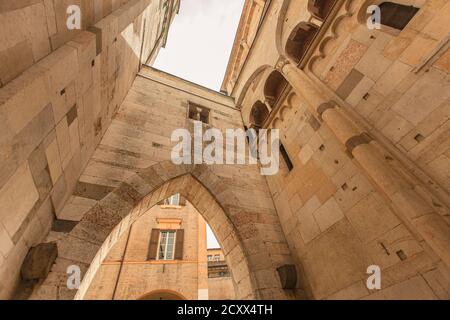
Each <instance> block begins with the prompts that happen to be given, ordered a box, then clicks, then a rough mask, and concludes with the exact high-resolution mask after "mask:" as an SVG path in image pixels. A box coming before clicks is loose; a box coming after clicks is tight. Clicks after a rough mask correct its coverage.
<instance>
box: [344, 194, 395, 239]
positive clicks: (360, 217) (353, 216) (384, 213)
mask: <svg viewBox="0 0 450 320" xmlns="http://www.w3.org/2000/svg"><path fill="white" fill-rule="evenodd" d="M345 215H346V216H347V218H348V220H349V221H350V223H351V224H352V226H353V227H354V229H355V231H356V233H357V234H358V236H359V237H360V239H361V240H363V241H364V242H368V241H371V240H373V239H375V238H377V237H379V236H380V235H382V234H384V233H386V232H388V231H390V230H391V229H393V228H394V227H395V226H397V225H399V224H400V221H399V220H398V219H397V217H396V216H395V214H394V213H393V212H392V211H391V209H390V208H389V207H388V206H387V205H386V204H385V203H384V200H383V198H381V197H380V196H378V195H376V193H371V194H370V195H369V196H367V197H365V198H364V199H362V200H361V201H360V202H358V203H357V204H356V205H355V206H354V207H353V208H351V209H350V211H348V212H347V213H346V214H345Z"/></svg>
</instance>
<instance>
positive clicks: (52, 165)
mask: <svg viewBox="0 0 450 320" xmlns="http://www.w3.org/2000/svg"><path fill="white" fill-rule="evenodd" d="M45 154H46V156H47V162H48V168H49V170H50V176H51V178H52V181H53V184H56V182H57V181H58V179H59V177H60V176H61V173H62V166H61V157H60V154H59V148H58V141H57V140H56V139H54V140H53V141H52V142H51V143H50V144H49V146H48V147H47V149H46V150H45Z"/></svg>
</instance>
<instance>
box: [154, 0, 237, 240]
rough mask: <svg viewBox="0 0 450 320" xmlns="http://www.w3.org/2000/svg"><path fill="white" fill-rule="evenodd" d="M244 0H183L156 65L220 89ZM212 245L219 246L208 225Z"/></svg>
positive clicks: (177, 74) (174, 73) (190, 79)
mask: <svg viewBox="0 0 450 320" xmlns="http://www.w3.org/2000/svg"><path fill="white" fill-rule="evenodd" d="M243 7H244V0H181V7H180V13H179V14H178V15H177V16H176V17H175V19H174V21H173V23H172V25H171V27H170V30H169V37H168V40H167V44H166V47H165V48H163V49H161V51H160V52H159V55H158V57H157V58H156V61H155V64H154V65H153V66H154V67H155V68H157V69H160V70H163V71H166V72H168V73H171V74H173V75H176V76H178V77H181V78H183V79H186V80H189V81H192V82H195V83H197V84H200V85H202V86H205V87H207V88H210V89H213V90H216V91H220V87H221V85H222V81H223V77H224V75H225V70H226V68H227V64H228V59H229V57H230V53H231V49H232V47H233V41H234V37H235V35H236V30H237V27H238V24H239V19H240V17H241V13H242V9H243ZM206 234H207V245H208V248H219V247H220V246H219V243H218V242H217V240H216V238H215V236H214V233H213V232H212V231H211V229H210V228H209V226H208V228H207V233H206Z"/></svg>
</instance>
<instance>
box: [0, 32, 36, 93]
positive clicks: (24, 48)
mask: <svg viewBox="0 0 450 320" xmlns="http://www.w3.org/2000/svg"><path fill="white" fill-rule="evenodd" d="M0 60H1V61H2V63H1V64H0V87H2V86H4V85H6V84H7V83H8V82H9V81H11V80H13V79H14V78H16V77H17V76H19V75H20V74H21V73H22V72H23V71H25V70H26V69H27V68H28V67H30V66H31V65H32V64H33V62H34V59H33V51H32V49H31V45H30V43H28V41H27V40H24V41H22V42H19V43H18V44H16V45H15V46H13V47H10V48H8V49H6V50H4V51H1V52H0Z"/></svg>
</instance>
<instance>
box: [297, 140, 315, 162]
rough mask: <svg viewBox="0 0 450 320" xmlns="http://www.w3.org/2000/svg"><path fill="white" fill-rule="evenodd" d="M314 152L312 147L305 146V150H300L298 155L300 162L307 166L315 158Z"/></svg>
mask: <svg viewBox="0 0 450 320" xmlns="http://www.w3.org/2000/svg"><path fill="white" fill-rule="evenodd" d="M313 154H314V151H313V150H312V148H311V146H310V145H309V144H307V145H305V146H303V148H301V149H300V152H299V154H298V158H299V159H300V162H301V163H302V164H303V165H305V164H306V163H307V162H308V161H309V159H311V157H312V156H313Z"/></svg>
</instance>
